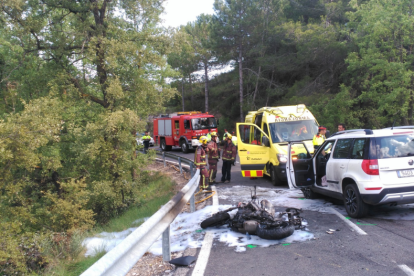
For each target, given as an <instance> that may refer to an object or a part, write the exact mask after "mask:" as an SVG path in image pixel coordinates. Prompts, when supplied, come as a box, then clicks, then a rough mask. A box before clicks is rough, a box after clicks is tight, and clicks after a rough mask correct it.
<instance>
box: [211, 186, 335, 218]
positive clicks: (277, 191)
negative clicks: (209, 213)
mask: <svg viewBox="0 0 414 276" xmlns="http://www.w3.org/2000/svg"><path fill="white" fill-rule="evenodd" d="M218 190H219V193H218V194H219V199H221V200H227V201H230V202H231V203H232V204H237V203H238V202H240V201H243V202H248V201H250V199H251V193H252V192H253V187H252V186H233V187H225V186H222V187H220V186H218ZM256 195H257V197H258V199H259V201H260V200H262V199H267V200H269V201H270V202H271V203H272V204H273V206H279V207H291V208H298V209H303V210H310V211H317V212H326V213H330V212H331V210H330V209H329V208H331V207H332V206H334V205H333V204H332V203H330V202H327V201H326V200H323V199H313V200H310V199H305V198H304V197H303V193H302V192H301V191H300V190H290V189H288V188H263V187H257V189H256ZM342 209H343V208H342Z"/></svg>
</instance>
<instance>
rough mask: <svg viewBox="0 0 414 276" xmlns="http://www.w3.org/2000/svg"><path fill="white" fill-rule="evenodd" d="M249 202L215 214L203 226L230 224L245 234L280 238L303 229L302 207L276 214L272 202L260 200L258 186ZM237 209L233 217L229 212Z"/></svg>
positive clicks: (235, 229)
mask: <svg viewBox="0 0 414 276" xmlns="http://www.w3.org/2000/svg"><path fill="white" fill-rule="evenodd" d="M251 198H252V199H251V200H250V201H249V202H248V203H242V202H240V203H239V204H238V206H237V207H232V208H229V209H226V210H223V211H220V212H218V213H215V214H213V215H212V216H211V217H210V218H207V219H206V220H204V221H203V222H201V228H203V229H206V228H208V227H214V226H221V225H225V224H228V226H229V227H230V228H231V229H232V230H233V231H237V232H240V233H243V234H246V233H249V234H251V235H257V236H259V237H260V238H262V239H267V240H279V239H283V238H286V237H289V236H290V235H292V234H293V232H294V231H295V229H302V228H304V226H303V225H302V218H301V217H300V216H299V213H300V212H302V210H300V209H295V208H287V209H286V211H285V212H280V213H278V214H275V210H274V208H273V205H272V203H270V202H269V201H268V200H266V199H264V200H262V201H260V203H259V200H258V199H257V196H256V186H254V193H252V196H251ZM235 209H238V210H237V213H236V215H235V216H234V217H233V218H231V217H230V214H229V212H230V211H232V210H235Z"/></svg>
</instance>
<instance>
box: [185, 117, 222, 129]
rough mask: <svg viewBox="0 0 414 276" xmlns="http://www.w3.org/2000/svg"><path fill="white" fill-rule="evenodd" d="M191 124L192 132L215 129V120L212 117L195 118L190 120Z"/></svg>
mask: <svg viewBox="0 0 414 276" xmlns="http://www.w3.org/2000/svg"><path fill="white" fill-rule="evenodd" d="M191 122H192V124H193V129H194V130H197V129H206V128H216V127H217V123H216V119H215V118H214V117H208V118H196V119H192V120H191Z"/></svg>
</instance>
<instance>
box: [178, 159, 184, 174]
mask: <svg viewBox="0 0 414 276" xmlns="http://www.w3.org/2000/svg"><path fill="white" fill-rule="evenodd" d="M178 166H179V167H180V174H183V168H182V167H181V157H178Z"/></svg>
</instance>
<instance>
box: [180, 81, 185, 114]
mask: <svg viewBox="0 0 414 276" xmlns="http://www.w3.org/2000/svg"><path fill="white" fill-rule="evenodd" d="M181 100H182V104H183V111H185V104H184V78H183V79H182V80H181Z"/></svg>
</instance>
